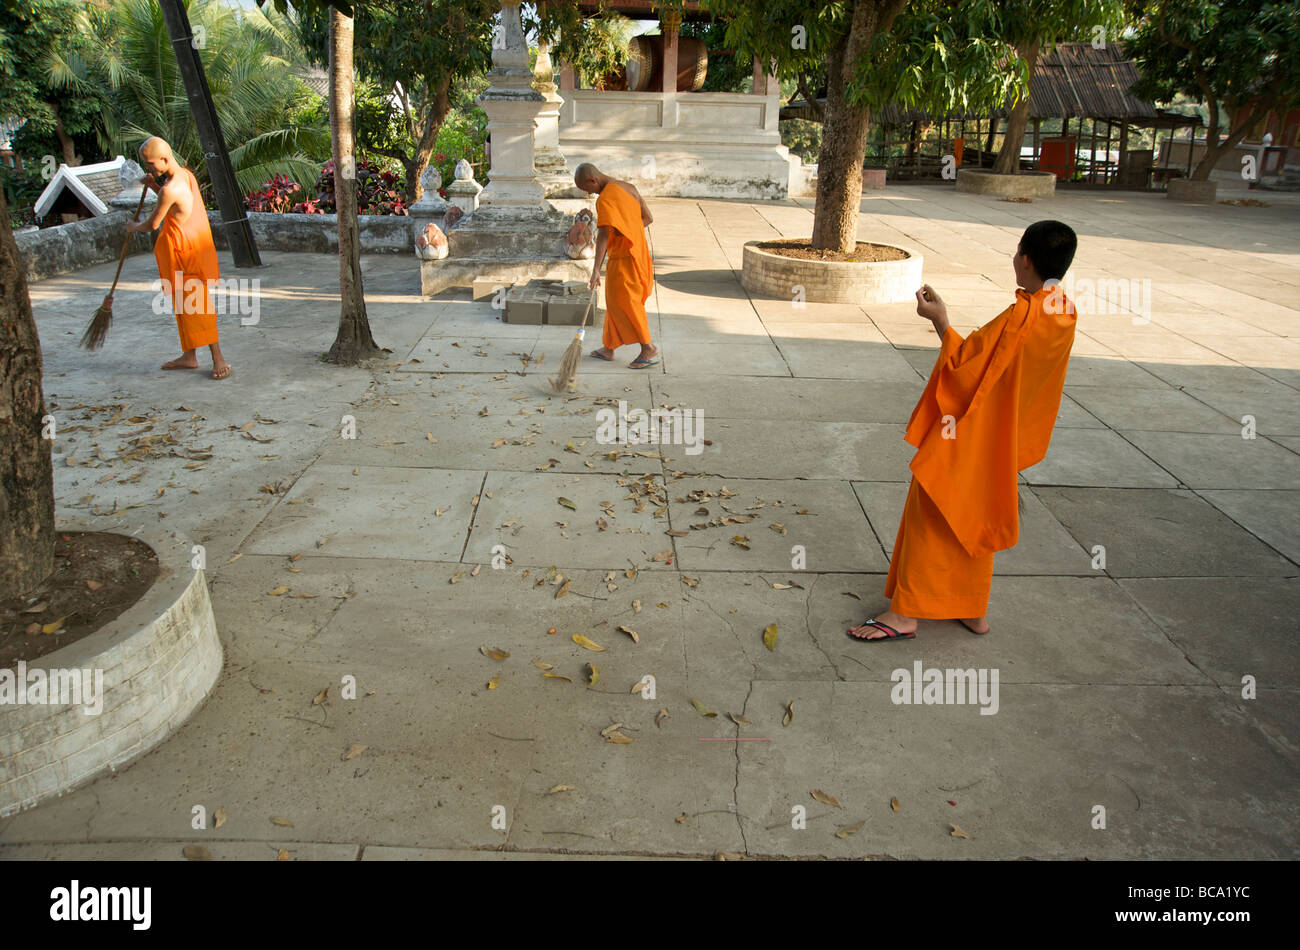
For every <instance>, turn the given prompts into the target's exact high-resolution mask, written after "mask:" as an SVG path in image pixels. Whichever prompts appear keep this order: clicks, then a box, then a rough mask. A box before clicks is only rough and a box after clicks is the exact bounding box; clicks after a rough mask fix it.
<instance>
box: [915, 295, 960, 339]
mask: <svg viewBox="0 0 1300 950" xmlns="http://www.w3.org/2000/svg"><path fill="white" fill-rule="evenodd" d="M916 312H917V315H918V316H922V317H925V319H927V320H929V321H930V322H931V323H933V324H934V332H935V333H937V334H939V339H941V340H942V339H943V337H944V334H945V333H947V332H948V329H949V327H951V326H952V324H950V323H949V322H948V307H947V305H946V304H944V302H943V300H942V299H941V298H940V297H939V295H938V294H937V293H935V292H934V288H933V287H931V286H930V285H929V284H925V285H924V286H922V287H921V289H920V290H918V291H917V292H916Z"/></svg>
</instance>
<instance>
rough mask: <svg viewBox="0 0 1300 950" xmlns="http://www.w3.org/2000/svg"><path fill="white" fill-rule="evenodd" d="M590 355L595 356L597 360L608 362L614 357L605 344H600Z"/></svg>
mask: <svg viewBox="0 0 1300 950" xmlns="http://www.w3.org/2000/svg"><path fill="white" fill-rule="evenodd" d="M591 355H592V356H594V357H596V359H598V360H605V361H606V362H609V361H610V360H612V359H613V358H614V351H613V350H611V349H610V348H609V347H607V346H602V347H600V348H599V349H595V350H592V351H591Z"/></svg>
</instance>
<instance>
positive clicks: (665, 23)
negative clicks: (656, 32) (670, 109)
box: [659, 11, 682, 93]
mask: <svg viewBox="0 0 1300 950" xmlns="http://www.w3.org/2000/svg"><path fill="white" fill-rule="evenodd" d="M659 26H660V28H661V29H662V31H663V35H664V58H663V76H662V77H661V78H662V81H661V83H660V85H659V91H660V92H672V93H675V92H677V47H678V44H677V34H678V33H679V32H680V31H681V26H682V22H681V16H680V14H678V13H675V12H672V11H670V12H667V13H665V14H664V16H663V18H662V19H660V21H659Z"/></svg>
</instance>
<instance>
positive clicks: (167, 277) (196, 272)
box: [126, 135, 231, 379]
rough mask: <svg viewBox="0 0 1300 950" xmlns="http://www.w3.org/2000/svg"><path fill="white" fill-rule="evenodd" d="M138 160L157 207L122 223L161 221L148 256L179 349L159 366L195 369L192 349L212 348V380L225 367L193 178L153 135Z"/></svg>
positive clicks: (208, 245)
mask: <svg viewBox="0 0 1300 950" xmlns="http://www.w3.org/2000/svg"><path fill="white" fill-rule="evenodd" d="M140 160H141V162H142V163H143V164H144V166H145V168H147V169H148V170H149V174H148V175H147V176H145V180H144V183H145V186H146V187H148V188H150V189H152V190H154V191H156V192H158V207H157V208H156V209H154V213H153V217H151V218H150V219H149V220H148V221H140V222H136V221H133V222H131V223H129V224H127V226H126V227H127V230H129V231H152V230H153V229H154V228H156V227H158V225H159V224H161V225H162V230H161V231H160V232H159V233H158V240H157V241H156V242H155V243H154V248H153V256H154V258H155V259H156V260H157V261H158V276H159V277H161V278H162V283H163V291H164V292H165V293H167V294H168V295H169V296H170V297H171V299H172V309H173V310H174V311H175V313H176V328H177V330H179V331H180V337H181V349H182V350H183V351H184V352H183V353H182V354H181V355H180V356H179V357H177V358H176V359H174V360H171V361H169V362H167V363H164V364H163V366H162V368H163V369H197V368H198V365H199V361H198V359H197V358H196V356H195V351H196V350H197V349H198V348H199V347H200V346H206V347H208V348H209V349H210V350H211V352H212V378H213V379H225V378H226V377H227V376H229V375H230V370H231V367H230V364H229V363H227V362H226V360H225V357H223V356H222V355H221V346H220V345H219V344H218V343H217V309H216V307H215V306H214V305H213V303H212V296H211V294H210V293H209V287H208V283H209V281H215V280H217V279H219V278H220V276H221V273H220V271H219V269H218V266H217V249H216V247H215V246H214V245H213V243H212V228H211V227H210V226H209V225H208V213H207V211H206V210H205V209H204V207H203V196H202V195H201V194H200V193H199V183H198V180H197V179H195V177H194V173H193V172H191V171H190V170H189V169H188V168H186V167H184V166H183V165H181V164H180V162H178V161H176V157H175V156H174V155H173V154H172V149H171V146H170V145H168V144H167V143H166V142H165V141H164V140H163V139H160V138H158V137H157V136H156V135H155V136H153V137H152V138H149V139H146V140H145V143H144V144H143V145H141V146H140Z"/></svg>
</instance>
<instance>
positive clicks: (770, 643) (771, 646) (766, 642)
mask: <svg viewBox="0 0 1300 950" xmlns="http://www.w3.org/2000/svg"><path fill="white" fill-rule="evenodd" d="M776 635H777V634H776V624H774V623H769V624H768V625H767V626H766V627H764V628H763V646H765V647H767V649H768V650H769V651H775V650H776Z"/></svg>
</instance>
